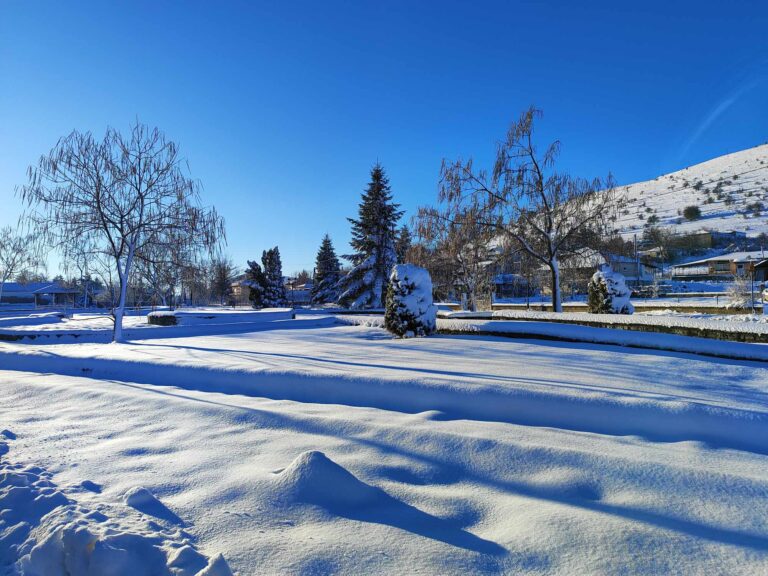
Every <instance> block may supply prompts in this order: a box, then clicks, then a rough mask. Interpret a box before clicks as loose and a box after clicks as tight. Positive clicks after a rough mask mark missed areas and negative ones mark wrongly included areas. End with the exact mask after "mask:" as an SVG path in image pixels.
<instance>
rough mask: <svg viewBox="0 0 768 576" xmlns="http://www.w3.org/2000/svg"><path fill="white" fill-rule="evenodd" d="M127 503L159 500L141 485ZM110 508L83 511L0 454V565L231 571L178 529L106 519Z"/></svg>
mask: <svg viewBox="0 0 768 576" xmlns="http://www.w3.org/2000/svg"><path fill="white" fill-rule="evenodd" d="M6 437H7V436H6ZM0 446H3V447H5V449H6V450H5V451H6V452H7V448H8V446H7V442H5V441H2V440H0ZM128 499H129V498H128V497H126V500H128ZM130 500H131V501H132V502H134V503H138V504H139V505H146V504H147V503H150V504H152V503H153V502H158V503H159V501H157V499H156V498H155V497H154V496H153V495H152V494H151V493H150V492H149V491H148V490H146V489H139V490H136V491H132V495H131V496H130ZM109 510H110V509H109V507H108V506H106V505H99V506H98V509H96V510H91V509H89V508H85V507H83V506H81V505H79V504H78V503H77V502H76V501H74V500H72V499H70V498H68V497H67V496H65V495H64V492H63V491H62V490H60V489H59V488H58V487H57V486H56V484H54V482H53V481H52V475H51V474H50V473H48V472H46V471H45V470H43V469H41V468H39V467H37V466H22V465H20V464H13V463H10V462H8V461H7V460H5V459H4V460H3V461H1V462H0V566H2V567H3V569H4V570H10V572H7V573H8V574H24V575H25V576H92V575H103V576H145V575H146V576H150V575H165V576H231V575H232V572H231V571H230V569H229V566H228V565H227V563H226V561H225V560H224V558H223V557H221V555H219V556H217V557H215V558H213V559H212V560H210V561H209V559H208V558H207V557H206V556H204V555H203V554H201V553H200V552H198V551H197V550H196V549H195V547H194V545H193V544H192V542H191V541H190V538H191V537H190V536H189V535H188V534H186V533H185V532H182V531H179V530H167V529H164V528H162V527H161V526H159V525H158V524H157V523H155V522H140V521H137V520H136V519H134V518H131V517H129V516H128V515H126V516H125V517H116V518H110V516H109V515H108V514H106V513H105V512H107V511H109ZM3 573H6V572H5V571H4V572H3Z"/></svg>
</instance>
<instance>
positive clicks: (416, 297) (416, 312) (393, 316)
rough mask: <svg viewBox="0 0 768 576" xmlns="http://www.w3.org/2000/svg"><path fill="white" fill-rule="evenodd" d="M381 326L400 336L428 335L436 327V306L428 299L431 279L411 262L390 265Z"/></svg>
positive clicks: (430, 294) (422, 269)
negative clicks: (382, 324)
mask: <svg viewBox="0 0 768 576" xmlns="http://www.w3.org/2000/svg"><path fill="white" fill-rule="evenodd" d="M384 326H385V327H386V329H387V330H389V331H390V332H392V333H393V334H395V335H396V336H399V337H400V338H412V337H414V336H428V335H430V334H432V333H433V332H434V331H435V330H436V328H437V307H436V306H435V305H434V304H433V302H432V279H431V278H430V276H429V272H427V271H426V270H425V269H424V268H419V267H418V266H415V265H413V264H397V265H396V266H393V267H392V273H391V274H390V276H389V288H388V289H387V302H386V309H385V311H384Z"/></svg>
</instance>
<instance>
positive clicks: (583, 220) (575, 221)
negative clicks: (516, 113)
mask: <svg viewBox="0 0 768 576" xmlns="http://www.w3.org/2000/svg"><path fill="white" fill-rule="evenodd" d="M540 114H541V113H540V112H539V111H538V110H536V109H535V108H530V109H529V110H527V111H526V112H525V113H524V114H523V115H522V116H521V117H520V119H519V120H518V121H517V122H514V123H513V124H512V126H511V127H510V128H509V130H508V132H507V136H506V139H505V140H504V141H503V142H501V143H499V146H498V150H497V154H496V162H495V164H494V167H493V170H492V172H491V173H490V174H489V173H488V172H486V171H484V170H475V168H474V166H473V163H472V160H471V159H470V160H469V161H466V162H464V161H462V160H457V161H455V162H446V161H444V162H443V166H442V170H441V181H440V193H439V197H440V200H441V202H444V203H447V204H449V205H451V204H453V205H454V207H452V208H451V212H460V211H461V209H467V210H470V211H471V212H473V213H476V214H478V219H479V221H480V222H481V223H482V224H483V225H485V226H487V227H488V228H489V229H491V230H492V231H493V232H494V233H495V234H496V235H498V237H499V238H508V239H510V240H512V241H513V242H514V243H515V244H517V245H518V246H519V247H520V248H521V249H522V250H524V251H526V252H527V253H528V254H530V255H531V256H532V257H533V258H535V259H536V260H537V261H538V262H540V263H541V264H542V265H544V266H546V268H547V269H548V270H549V274H550V281H551V290H552V308H553V310H555V311H557V312H561V311H562V300H561V294H560V260H561V258H563V257H564V256H567V255H569V254H572V253H574V252H575V251H579V250H582V249H583V248H585V247H586V246H587V245H588V244H589V242H590V240H591V239H594V238H595V237H599V236H600V233H601V232H602V231H604V230H606V229H607V221H608V219H609V217H610V216H611V214H612V213H613V211H614V206H615V203H616V194H615V190H614V185H613V180H612V178H611V177H610V176H608V178H607V179H605V180H602V179H599V178H597V179H594V180H584V179H581V178H575V177H572V176H570V175H568V174H564V173H560V172H558V171H557V170H556V169H555V161H556V159H557V156H558V153H559V150H560V144H559V142H554V143H553V144H551V145H550V146H549V147H548V148H547V149H546V150H545V151H544V152H543V153H542V154H540V153H539V152H538V150H537V149H536V146H535V145H534V143H533V132H534V120H535V119H536V118H537V117H538V116H540Z"/></svg>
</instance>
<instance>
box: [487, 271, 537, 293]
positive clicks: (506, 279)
mask: <svg viewBox="0 0 768 576" xmlns="http://www.w3.org/2000/svg"><path fill="white" fill-rule="evenodd" d="M531 295H533V290H532V287H531V285H530V284H529V283H528V280H527V279H526V278H524V277H523V276H521V275H520V274H496V275H495V276H494V277H493V296H494V298H495V299H500V298H520V297H525V296H531Z"/></svg>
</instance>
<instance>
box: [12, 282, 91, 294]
mask: <svg viewBox="0 0 768 576" xmlns="http://www.w3.org/2000/svg"><path fill="white" fill-rule="evenodd" d="M3 292H5V293H14V292H15V293H18V292H23V293H24V294H54V293H55V294H76V293H78V292H79V290H77V289H75V288H64V287H63V286H62V285H61V284H59V283H58V282H28V283H26V284H22V283H21V282H6V283H5V284H3Z"/></svg>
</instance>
